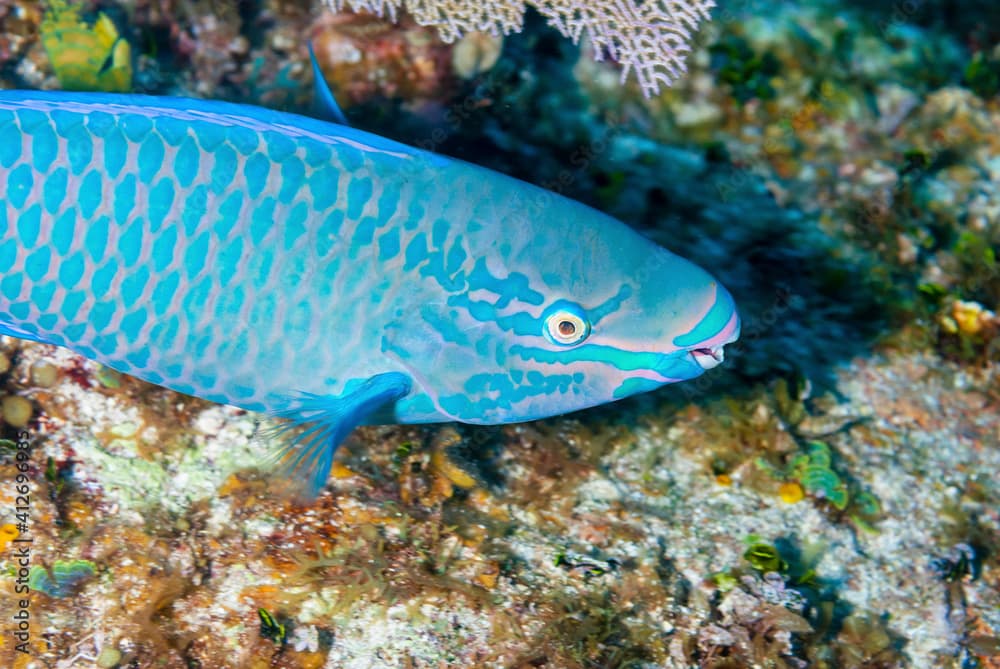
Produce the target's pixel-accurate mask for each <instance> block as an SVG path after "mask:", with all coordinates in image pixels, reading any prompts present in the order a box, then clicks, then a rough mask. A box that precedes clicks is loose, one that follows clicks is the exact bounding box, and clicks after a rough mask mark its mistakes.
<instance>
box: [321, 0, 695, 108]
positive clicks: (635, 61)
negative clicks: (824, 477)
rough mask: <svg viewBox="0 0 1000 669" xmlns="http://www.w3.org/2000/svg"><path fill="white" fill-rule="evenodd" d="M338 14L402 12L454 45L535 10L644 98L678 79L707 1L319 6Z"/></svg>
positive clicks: (459, 0)
mask: <svg viewBox="0 0 1000 669" xmlns="http://www.w3.org/2000/svg"><path fill="white" fill-rule="evenodd" d="M326 2H328V3H329V4H330V5H332V6H333V7H334V8H335V9H337V10H340V9H342V8H343V6H344V5H345V4H346V5H348V6H349V7H350V8H351V9H352V10H354V11H368V12H372V13H374V14H378V15H380V16H384V15H386V14H388V15H389V17H390V18H392V19H393V20H395V16H396V12H397V11H398V10H399V9H400V7H402V6H405V8H406V10H407V11H408V12H409V13H410V14H412V15H413V17H414V18H415V19H416V21H417V23H420V24H421V25H432V26H436V27H437V29H438V31H439V32H440V34H441V38H442V39H443V40H444V41H446V42H454V41H455V40H456V39H458V38H459V37H461V36H462V35H464V34H466V33H469V32H474V31H481V32H490V33H492V34H497V33H499V32H503V33H504V34H507V33H511V32H518V31H520V30H521V27H522V25H523V21H524V11H525V8H526V7H527V6H529V5H530V6H531V7H534V8H535V9H537V10H538V12H539V13H540V14H542V16H544V17H545V18H546V19H548V21H549V24H550V25H552V26H553V27H554V28H556V29H557V30H558V31H559V32H561V33H562V34H563V35H565V36H566V37H569V38H570V39H572V40H573V41H574V42H578V41H579V40H580V38H581V36H582V35H583V34H584V32H586V33H587V34H588V35H589V37H590V41H591V43H592V44H593V47H594V57H595V58H596V59H597V60H601V58H602V57H603V56H604V54H608V55H609V56H610V57H611V58H612V59H614V60H616V61H618V62H619V63H621V65H622V81H624V80H625V78H626V77H627V76H628V73H629V72H631V71H632V70H635V74H636V78H637V79H638V81H639V85H640V86H641V87H642V91H643V93H645V94H646V96H647V97H648V96H650V95H653V94H654V93H657V92H658V91H659V90H660V88H661V87H662V86H669V85H670V84H671V83H672V82H673V81H675V80H677V79H678V78H679V77H680V76H681V75H682V74H683V73H684V71H685V66H684V58H685V57H686V56H687V53H688V51H690V50H691V45H690V42H691V38H692V34H693V33H694V31H695V30H696V29H697V28H698V25H699V24H700V23H701V22H702V21H707V20H708V18H709V11H710V10H711V9H712V7H714V6H715V2H713V0H624V1H616V0H596V1H594V2H581V1H580V0H486V1H485V2H470V1H469V0H405V1H404V0H326Z"/></svg>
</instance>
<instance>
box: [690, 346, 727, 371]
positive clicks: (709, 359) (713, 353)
mask: <svg viewBox="0 0 1000 669" xmlns="http://www.w3.org/2000/svg"><path fill="white" fill-rule="evenodd" d="M688 353H689V354H690V355H691V359H692V360H694V362H695V364H696V365H698V366H699V367H701V368H702V369H704V370H709V369H712V368H713V367H717V366H718V365H721V364H722V362H723V361H724V360H725V359H726V352H725V350H724V347H722V346H711V347H708V346H703V347H701V348H693V349H690V350H689V351H688Z"/></svg>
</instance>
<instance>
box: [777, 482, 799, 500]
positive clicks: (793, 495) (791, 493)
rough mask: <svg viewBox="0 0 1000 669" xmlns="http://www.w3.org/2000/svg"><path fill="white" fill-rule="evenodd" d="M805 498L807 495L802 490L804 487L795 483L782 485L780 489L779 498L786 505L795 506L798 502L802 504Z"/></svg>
mask: <svg viewBox="0 0 1000 669" xmlns="http://www.w3.org/2000/svg"><path fill="white" fill-rule="evenodd" d="M805 496H806V493H805V491H804V490H802V486H801V485H799V484H798V483H795V482H794V481H788V482H786V483H782V484H781V486H780V487H779V488H778V497H779V498H780V499H781V501H782V502H784V503H785V504H795V503H797V502H801V501H802V499H803V498H804V497H805Z"/></svg>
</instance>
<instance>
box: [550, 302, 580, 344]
mask: <svg viewBox="0 0 1000 669" xmlns="http://www.w3.org/2000/svg"><path fill="white" fill-rule="evenodd" d="M548 311H549V313H548V314H546V315H545V336H546V337H547V338H548V340H549V341H551V342H552V343H553V344H559V345H560V346H573V345H574V344H579V343H580V342H582V341H583V340H584V339H586V338H587V337H589V336H590V321H589V320H587V314H586V312H584V310H583V309H582V308H581V307H579V306H578V305H576V304H572V303H570V302H560V303H557V304H555V305H553V307H551V308H550V309H549V310H548Z"/></svg>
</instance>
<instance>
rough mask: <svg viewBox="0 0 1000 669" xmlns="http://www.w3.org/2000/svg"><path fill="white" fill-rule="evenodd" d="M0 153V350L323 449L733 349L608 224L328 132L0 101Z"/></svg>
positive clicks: (455, 169) (679, 276) (435, 160)
mask: <svg viewBox="0 0 1000 669" xmlns="http://www.w3.org/2000/svg"><path fill="white" fill-rule="evenodd" d="M0 136H2V137H3V138H5V139H4V141H3V142H2V143H0V178H2V183H4V184H6V188H5V190H4V191H3V192H2V193H0V332H2V333H6V334H10V335H14V336H18V337H23V338H27V339H33V340H36V341H40V342H46V343H51V344H56V345H61V346H67V347H69V348H71V349H73V350H75V351H77V352H79V353H81V354H83V355H84V356H87V357H89V358H93V359H95V360H98V361H100V362H102V363H104V364H106V365H108V366H110V367H112V368H114V369H117V370H119V371H122V372H126V373H129V374H133V375H135V376H137V377H139V378H142V379H145V380H147V381H150V382H152V383H157V384H161V385H163V386H166V387H168V388H171V389H174V390H177V391H180V392H182V393H187V394H191V395H196V396H199V397H203V398H207V399H210V400H213V401H216V402H221V403H227V404H233V405H236V406H240V407H244V408H246V409H250V410H257V411H265V410H266V411H271V412H274V413H277V414H279V415H282V416H287V417H290V418H293V419H295V420H297V421H299V422H313V423H317V422H318V423H321V424H323V425H327V426H328V428H329V429H328V430H327V432H324V433H323V434H324V435H325V436H326V437H329V438H330V439H332V440H333V442H334V445H335V442H336V441H337V440H339V439H340V438H342V437H343V435H344V434H346V431H348V430H349V429H350V427H351V426H352V425H353V424H357V423H358V422H373V421H378V422H382V421H398V422H430V421H441V420H459V421H464V422H470V423H503V422H512V421H519V420H530V419H534V418H538V417H542V416H549V415H553V414H557V413H562V412H565V411H571V410H575V409H579V408H582V407H586V406H592V405H594V404H599V403H602V402H607V401H612V400H614V399H618V398H621V397H624V396H627V395H630V394H632V393H635V392H641V391H645V390H650V389H652V388H655V387H658V386H660V385H663V384H665V383H671V382H674V381H678V380H683V379H687V378H692V377H694V376H697V375H699V374H701V373H702V372H703V371H704V370H705V369H706V368H708V367H710V366H713V365H714V364H715V362H717V361H718V360H721V347H722V346H723V345H724V344H726V343H728V342H731V341H733V340H734V339H735V338H736V336H737V334H738V328H739V319H738V316H737V315H736V310H735V307H734V305H733V302H732V298H731V297H730V296H729V294H728V293H727V292H726V291H725V289H724V288H722V287H721V286H720V285H719V284H718V283H717V282H715V280H714V279H712V277H711V276H709V275H708V274H707V273H705V272H704V271H703V270H701V269H700V268H698V267H697V266H695V265H693V264H692V263H690V262H688V261H686V260H683V259H682V258H679V257H678V256H676V255H674V254H672V253H670V252H668V251H666V250H664V249H662V248H660V247H658V246H656V245H655V244H653V243H652V242H650V241H648V240H647V239H645V238H644V237H642V236H640V235H638V234H637V233H635V232H634V231H632V230H630V229H629V228H628V227H626V226H624V225H623V224H621V223H619V222H618V221H615V220H614V219H611V218H609V217H607V216H605V215H604V214H601V213H600V212H597V211H594V210H592V209H590V208H588V207H585V206H584V205H581V204H579V203H576V202H573V201H571V200H568V199H566V198H563V197H561V196H559V195H556V194H553V193H550V192H547V191H544V190H541V189H538V188H536V187H534V186H531V185H529V184H525V183H523V182H520V181H517V180H514V179H511V178H509V177H506V176H503V175H501V174H497V173H495V172H491V171H489V170H485V169H483V168H480V167H477V166H474V165H471V164H468V163H464V162H462V161H458V160H451V159H448V158H444V157H441V156H438V155H435V154H432V153H429V152H425V151H421V150H418V149H415V148H412V147H408V146H405V145H402V144H398V143H396V142H392V141H389V140H386V139H384V138H381V137H378V136H375V135H371V134H368V133H364V132H361V131H358V130H354V129H351V128H347V127H344V126H339V125H333V124H330V123H326V122H323V121H318V120H315V119H310V118H305V117H301V116H296V115H292V114H285V113H280V112H273V111H269V110H265V109H261V108H257V107H250V106H244V105H232V104H227V103H221V102H211V101H201V100H186V99H180V98H153V97H144V96H131V95H111V94H87V93H43V92H33V91H0ZM713 361H714V362H713ZM330 426H335V427H330ZM330 430H332V432H330ZM317 438H318V437H317ZM310 448H312V446H310ZM299 457H300V458H301V457H302V456H301V455H300V456H299ZM306 457H307V459H308V458H311V457H313V455H308V456H306ZM324 457H325V456H324ZM296 462H299V460H298V459H297V460H296ZM314 483H315V481H314Z"/></svg>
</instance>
